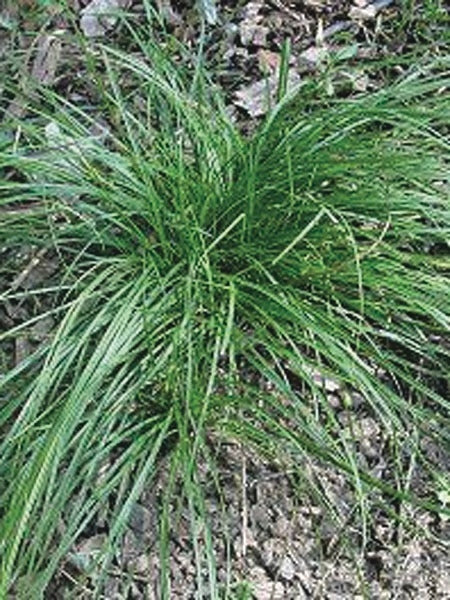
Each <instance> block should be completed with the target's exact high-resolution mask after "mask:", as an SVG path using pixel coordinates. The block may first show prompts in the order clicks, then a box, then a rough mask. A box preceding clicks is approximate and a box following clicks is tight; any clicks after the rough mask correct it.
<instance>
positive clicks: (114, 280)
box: [0, 39, 450, 597]
mask: <svg viewBox="0 0 450 600" xmlns="http://www.w3.org/2000/svg"><path fill="white" fill-rule="evenodd" d="M136 41H137V43H139V45H140V51H141V53H142V55H143V57H141V58H136V57H135V56H130V55H128V56H124V55H121V54H120V53H119V52H116V51H113V50H105V51H104V54H103V58H104V65H105V67H106V72H107V81H108V86H107V87H105V88H104V89H103V90H102V92H101V123H102V125H101V127H100V128H99V126H98V123H99V120H98V119H97V118H96V116H95V115H94V114H93V113H92V112H90V111H88V110H86V109H85V108H80V107H79V106H75V105H74V104H71V103H70V102H68V101H65V100H63V99H61V98H58V97H56V96H52V95H51V94H50V93H49V92H48V91H47V92H45V93H44V92H43V94H42V102H41V104H40V106H39V108H37V109H36V110H35V111H34V113H33V117H32V118H29V119H28V120H27V122H25V123H22V124H21V128H20V131H19V132H18V134H17V135H16V136H15V138H14V140H11V143H10V144H6V146H4V147H3V148H2V154H1V162H0V169H1V170H2V173H3V180H2V183H1V187H0V193H1V205H0V206H1V212H0V218H1V220H2V227H1V229H0V240H1V244H2V245H3V246H5V247H6V248H8V250H9V251H10V252H14V251H15V249H18V248H21V247H22V246H23V245H24V244H32V245H33V246H35V247H37V248H45V249H46V250H47V252H48V253H49V254H50V255H51V256H52V257H53V258H55V259H57V261H58V265H59V266H58V272H57V274H56V275H53V277H52V280H51V281H50V282H46V283H45V287H42V288H41V289H35V290H33V291H32V292H30V291H28V292H27V293H26V294H27V297H30V294H32V295H31V297H32V298H36V299H38V300H39V299H41V298H45V302H41V304H39V302H38V301H36V303H35V304H36V305H37V306H43V307H45V309H44V308H43V309H41V310H42V311H43V314H40V313H39V310H38V311H37V314H35V315H34V316H33V322H36V321H39V319H40V318H42V317H43V316H44V315H45V316H48V315H49V314H51V315H52V316H53V318H54V319H55V321H56V322H57V326H56V327H55V329H54V330H53V332H52V335H51V339H50V340H49V341H48V343H46V344H44V345H41V346H40V347H39V348H38V349H37V350H36V352H35V353H34V354H32V355H30V356H28V357H27V358H26V359H25V360H24V361H23V362H21V363H20V364H17V365H15V366H11V368H10V369H9V370H7V371H6V372H5V373H4V374H3V375H2V379H1V380H0V390H1V410H0V427H1V431H2V440H1V449H0V472H1V480H2V493H1V504H0V507H1V508H0V510H1V514H0V516H1V526H0V527H1V528H0V532H1V536H0V539H1V546H0V548H1V551H0V554H1V556H2V570H1V575H0V581H1V583H0V590H1V594H3V596H5V594H6V593H7V591H8V590H11V589H13V586H14V585H17V584H21V585H24V583H23V582H25V585H26V588H27V590H28V593H29V594H31V595H30V596H29V597H35V595H36V596H37V595H38V594H40V593H42V592H43V591H44V590H45V589H46V588H47V586H48V584H49V582H50V580H51V578H52V577H53V575H54V573H55V571H56V570H57V568H58V565H59V564H60V562H61V561H62V560H63V558H64V557H65V556H66V554H67V553H68V552H69V550H70V548H71V546H72V545H73V543H74V541H75V540H76V539H78V538H79V537H80V535H82V533H83V531H84V530H85V529H86V528H87V527H88V526H89V524H90V523H92V521H93V520H95V517H96V515H97V514H98V511H99V510H100V509H101V508H102V507H104V506H105V503H106V502H109V504H108V506H109V519H108V525H109V532H108V533H109V541H108V544H107V546H105V548H104V552H103V553H102V554H101V555H100V557H99V561H100V562H101V563H102V564H103V566H105V568H106V566H107V565H108V561H109V560H110V559H111V556H113V555H114V552H115V551H116V550H117V547H118V544H119V542H120V538H121V535H122V534H123V532H124V529H125V527H126V523H127V519H128V517H129V514H130V511H131V509H132V507H133V504H134V503H135V502H136V500H137V499H138V498H139V496H140V494H141V493H142V491H143V490H144V489H145V488H146V486H149V485H150V484H151V482H152V481H154V480H155V478H156V477H157V476H158V472H159V470H160V468H161V464H164V465H165V467H164V468H165V469H167V478H168V483H167V497H166V498H165V500H164V502H165V507H166V508H164V506H163V508H162V510H161V524H160V535H161V548H162V550H161V553H162V554H161V565H162V579H163V587H162V592H161V595H162V597H170V585H169V581H168V576H167V568H165V565H167V558H168V557H167V537H168V530H169V529H170V523H168V522H167V513H168V509H167V506H168V504H167V503H170V493H171V492H173V491H174V490H175V489H176V481H179V480H181V482H182V483H181V493H182V495H184V497H185V498H186V501H187V503H188V505H189V507H190V509H191V513H192V515H193V519H198V518H200V519H201V520H203V521H204V523H205V527H204V528H198V527H197V528H193V536H194V538H195V539H194V542H195V543H196V547H197V549H198V552H199V556H200V558H199V559H198V570H199V581H198V586H199V589H200V588H201V586H202V585H203V584H202V577H203V575H202V573H203V570H202V569H203V565H204V563H206V565H207V566H208V569H207V573H208V575H207V576H206V578H207V580H208V583H207V589H208V592H209V593H210V595H211V596H212V597H218V591H217V589H218V588H217V582H216V573H215V566H214V556H213V550H212V546H213V543H212V533H211V532H210V531H209V530H208V527H207V515H206V514H205V510H204V505H203V501H202V493H201V488H200V487H199V476H198V472H197V470H198V464H199V462H201V461H202V460H206V461H207V462H208V461H209V460H210V457H211V452H210V446H209V443H208V435H209V433H210V432H216V433H219V434H220V435H221V436H230V437H234V438H239V439H241V440H243V441H244V442H246V443H249V444H252V445H255V446H257V447H259V448H261V449H262V450H264V451H267V452H270V453H272V454H277V453H278V454H279V455H282V456H283V458H284V460H292V461H302V460H303V458H304V457H305V456H313V457H317V458H318V459H320V460H321V461H323V462H324V463H325V464H327V465H330V466H334V467H335V468H337V469H340V470H342V471H343V472H345V473H346V474H347V476H348V478H349V480H350V481H351V482H352V485H353V486H354V487H355V495H356V496H358V494H359V495H360V496H361V495H363V496H364V497H367V495H368V494H370V493H371V492H372V491H373V490H375V489H381V491H382V492H383V494H387V496H384V497H385V498H387V497H389V495H391V496H394V497H396V499H397V500H399V499H400V501H402V500H405V499H408V497H409V496H408V492H407V489H406V484H404V486H403V484H402V480H401V478H400V482H397V484H395V482H394V481H385V482H381V481H377V480H376V478H375V477H374V476H373V475H372V474H371V472H370V469H368V468H366V467H365V466H364V465H362V464H360V463H359V459H358V455H357V451H356V450H357V449H356V443H355V442H354V440H352V438H351V436H350V437H349V435H348V431H344V429H343V427H342V426H341V424H340V422H339V420H338V419H337V416H336V414H335V412H334V410H333V409H332V408H331V406H330V404H329V402H328V398H327V394H326V392H325V390H324V388H323V387H320V386H317V374H318V373H319V374H320V376H321V377H323V378H332V379H333V380H334V381H336V382H338V385H339V386H340V388H341V391H342V393H343V394H344V395H345V397H346V398H347V399H348V405H349V407H350V403H351V400H350V399H351V397H352V393H353V392H356V391H357V392H358V394H360V396H361V397H362V398H363V401H364V403H365V405H366V406H367V408H368V410H370V411H371V412H372V413H373V415H374V416H375V417H376V418H377V420H378V421H379V423H380V424H381V426H382V427H383V431H384V435H386V437H387V438H388V439H389V440H390V444H391V447H392V453H393V455H395V456H396V457H397V458H398V456H400V457H401V459H402V460H404V461H407V460H409V459H410V457H411V456H413V455H414V456H415V459H416V460H417V461H418V463H419V464H423V466H424V467H426V464H425V461H423V463H421V451H420V440H421V439H422V437H424V436H426V437H427V438H433V439H435V440H436V441H437V443H438V444H440V445H441V446H442V447H448V443H449V433H448V431H449V430H448V424H449V420H448V407H449V404H448V397H447V393H448V366H449V349H448V337H446V336H448V330H449V323H450V312H449V297H450V295H449V291H450V290H449V281H448V272H449V266H450V265H449V262H448V235H449V231H450V208H449V202H448V190H449V187H448V164H449V143H448V139H447V137H446V134H447V133H448V124H449V116H450V106H449V101H448V95H447V94H446V93H445V92H444V91H445V90H446V89H447V88H448V84H449V77H448V73H447V72H446V64H445V61H442V62H441V64H439V65H433V66H432V67H430V68H429V69H423V70H422V72H421V73H419V74H415V75H414V74H411V75H410V76H408V77H406V78H405V79H404V80H402V81H401V82H399V83H398V84H395V85H393V86H392V87H391V88H389V89H384V90H382V91H380V92H377V93H375V94H372V95H370V96H366V95H362V96H360V97H358V98H354V99H345V100H339V99H334V100H330V99H328V100H327V101H326V103H323V102H322V101H320V99H318V98H317V97H316V96H315V94H314V90H313V89H311V88H310V87H308V86H304V88H302V89H301V90H300V92H299V94H298V95H296V96H295V97H293V98H289V99H287V98H285V99H284V100H283V101H282V102H281V104H280V105H279V106H278V107H277V108H276V109H275V110H274V111H273V112H272V114H271V115H270V117H269V118H268V119H267V120H266V122H265V123H264V124H262V126H261V127H260V128H259V130H258V131H257V133H256V134H255V135H254V136H253V137H252V139H250V140H249V139H244V138H243V137H242V136H241V134H240V133H239V131H238V130H237V129H236V127H235V126H234V125H233V124H232V123H231V122H230V120H229V118H228V117H227V114H226V110H225V109H224V107H223V106H222V103H221V100H220V97H218V95H216V93H215V91H214V88H213V87H212V86H210V85H209V83H208V82H207V80H206V79H205V77H204V74H203V73H202V71H201V69H200V68H198V69H197V70H196V72H195V75H194V77H193V78H191V79H189V78H186V77H184V75H183V73H182V70H181V69H177V68H175V67H174V66H173V64H172V63H171V62H170V61H169V60H168V59H167V58H166V57H165V55H164V52H163V51H161V50H160V49H159V48H158V47H156V46H154V45H152V44H149V43H147V42H146V43H143V42H141V41H140V40H139V39H137V40H136ZM144 57H145V58H144ZM313 87H314V86H312V88H313ZM24 295H25V293H24V292H20V290H19V291H18V290H12V289H11V290H9V291H8V290H6V291H5V292H4V293H3V300H4V301H5V302H17V301H18V300H19V299H20V298H21V297H23V296H24ZM30 326H31V323H30V322H29V321H27V322H25V323H21V324H17V325H16V326H15V327H13V328H12V329H10V330H9V331H7V332H6V333H4V334H2V336H1V339H3V340H8V339H14V338H15V336H17V335H19V334H20V333H22V332H24V331H25V332H26V331H27V328H29V327H30ZM261 380H263V381H264V382H265V384H266V385H264V386H261V385H260V383H259V382H260V381H261ZM268 384H270V385H268ZM268 388H271V389H270V390H269V391H268ZM162 458H164V459H165V460H164V462H162ZM397 462H398V461H397ZM433 468H436V467H432V469H433ZM410 499H411V498H410ZM422 501H423V502H424V503H425V504H427V503H428V505H429V506H430V507H431V508H432V505H433V502H434V501H435V497H434V496H433V490H432V488H430V490H429V495H428V496H426V497H425V498H422ZM164 502H163V504H164ZM364 506H366V504H364ZM365 518H367V515H365ZM200 541H201V543H200ZM202 548H203V550H202ZM101 585H102V584H101V580H100V581H99V583H98V586H99V588H101ZM199 593H200V592H199Z"/></svg>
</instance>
